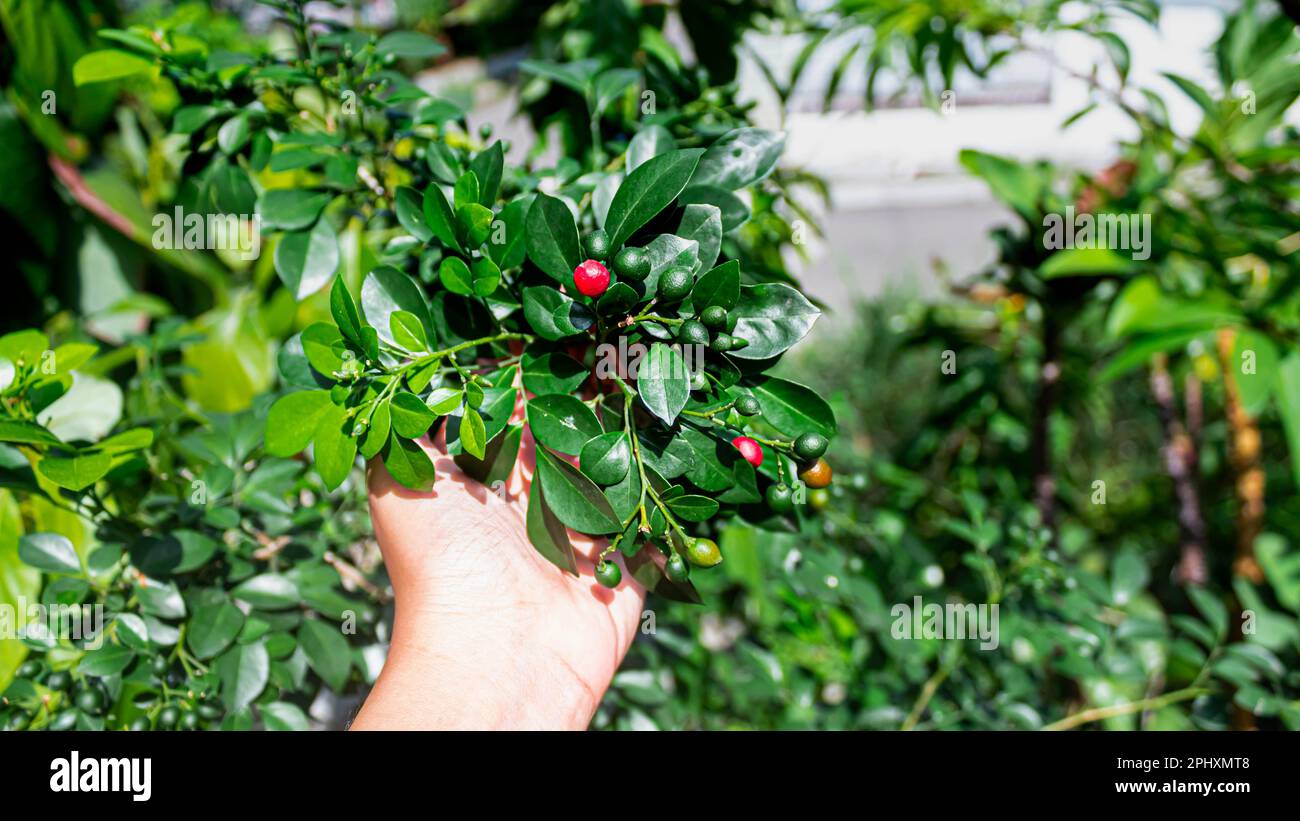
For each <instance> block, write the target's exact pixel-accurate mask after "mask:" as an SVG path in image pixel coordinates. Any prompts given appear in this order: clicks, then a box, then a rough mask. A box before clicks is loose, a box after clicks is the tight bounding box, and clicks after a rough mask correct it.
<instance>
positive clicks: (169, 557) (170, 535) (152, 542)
mask: <svg viewBox="0 0 1300 821" xmlns="http://www.w3.org/2000/svg"><path fill="white" fill-rule="evenodd" d="M296 470H297V469H296V468H295V471H296ZM219 547H220V544H219V543H218V542H217V540H216V539H213V538H212V537H211V536H208V535H207V534H205V533H202V532H200V531H197V530H187V529H181V530H173V531H168V532H166V533H159V534H156V535H150V536H144V537H142V538H139V539H136V540H135V541H134V542H132V543H131V549H130V552H131V562H132V563H133V564H134V565H135V566H136V567H137V568H138V569H139V570H141V571H142V572H144V573H145V574H147V575H150V576H163V575H175V574H177V573H189V572H191V571H194V570H198V569H199V568H201V567H203V566H204V565H205V564H207V563H208V562H209V561H210V560H211V559H212V557H213V556H214V555H216V552H217V549H218V548H219Z"/></svg>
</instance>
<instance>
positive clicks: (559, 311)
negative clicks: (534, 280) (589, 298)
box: [524, 285, 595, 342]
mask: <svg viewBox="0 0 1300 821" xmlns="http://www.w3.org/2000/svg"><path fill="white" fill-rule="evenodd" d="M524 319H526V320H527V321H528V324H529V326H530V327H532V329H533V330H534V331H535V332H536V333H537V335H538V336H540V337H542V338H543V339H549V340H551V341H553V342H554V341H557V340H560V339H564V338H566V337H570V336H573V335H575V334H579V333H582V332H583V331H585V330H587V329H588V328H590V327H591V325H592V323H593V322H594V321H595V318H594V317H593V316H592V314H591V310H590V309H589V308H587V307H586V306H585V305H583V304H582V303H580V302H574V301H573V299H572V298H570V297H569V296H568V295H567V294H562V293H560V292H559V291H557V290H555V289H554V288H551V287H549V286H547V285H534V286H532V287H529V288H524Z"/></svg>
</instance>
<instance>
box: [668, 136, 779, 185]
mask: <svg viewBox="0 0 1300 821" xmlns="http://www.w3.org/2000/svg"><path fill="white" fill-rule="evenodd" d="M784 148H785V135H784V134H781V133H777V132H773V131H766V130H764V129H761V128H737V129H736V130H734V131H729V132H727V133H726V134H724V135H722V136H721V137H719V138H718V139H717V140H716V141H715V142H714V143H713V145H711V146H709V149H708V151H706V152H704V156H703V157H701V158H700V164H699V168H697V169H696V170H695V176H694V177H693V178H692V179H691V184H692V185H714V186H717V187H719V188H723V189H725V190H728V191H736V190H739V189H741V188H745V187H746V186H749V185H753V184H754V183H756V182H758V181H759V180H761V179H763V178H764V177H766V176H767V175H768V174H770V173H772V169H773V168H775V167H776V163H777V160H779V159H781V151H782V150H783V149H784Z"/></svg>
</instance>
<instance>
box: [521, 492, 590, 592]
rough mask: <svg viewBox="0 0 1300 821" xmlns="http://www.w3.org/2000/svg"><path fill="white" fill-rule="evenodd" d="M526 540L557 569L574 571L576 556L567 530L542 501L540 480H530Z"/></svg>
mask: <svg viewBox="0 0 1300 821" xmlns="http://www.w3.org/2000/svg"><path fill="white" fill-rule="evenodd" d="M527 527H528V541H530V542H532V544H533V547H534V548H535V549H536V550H537V552H538V553H540V554H542V556H543V557H544V558H545V559H546V560H547V561H549V562H550V563H551V564H553V565H555V566H556V567H558V568H560V569H561V570H563V571H565V572H567V573H571V574H573V575H574V576H577V575H578V560H577V556H576V555H575V553H574V551H573V543H572V542H570V541H569V531H568V530H566V529H565V527H564V523H563V522H561V521H560V520H559V518H558V517H557V516H556V515H555V511H553V510H551V508H550V505H548V504H547V503H546V494H545V493H544V492H543V490H542V485H541V482H534V483H533V485H532V488H531V489H530V491H529V494H528V526H527Z"/></svg>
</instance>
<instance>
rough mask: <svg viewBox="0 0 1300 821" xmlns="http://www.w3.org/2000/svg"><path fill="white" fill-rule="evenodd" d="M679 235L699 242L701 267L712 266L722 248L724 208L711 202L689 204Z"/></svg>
mask: <svg viewBox="0 0 1300 821" xmlns="http://www.w3.org/2000/svg"><path fill="white" fill-rule="evenodd" d="M677 236H679V237H681V238H682V239H689V240H694V241H695V242H696V243H698V244H699V258H700V267H701V268H704V269H708V268H712V267H713V264H714V263H715V262H717V261H718V254H719V252H721V250H722V210H721V209H719V208H718V206H716V205H713V204H711V203H691V204H690V205H687V206H686V208H685V210H684V213H683V214H682V221H681V224H679V225H678V226H677Z"/></svg>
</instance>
